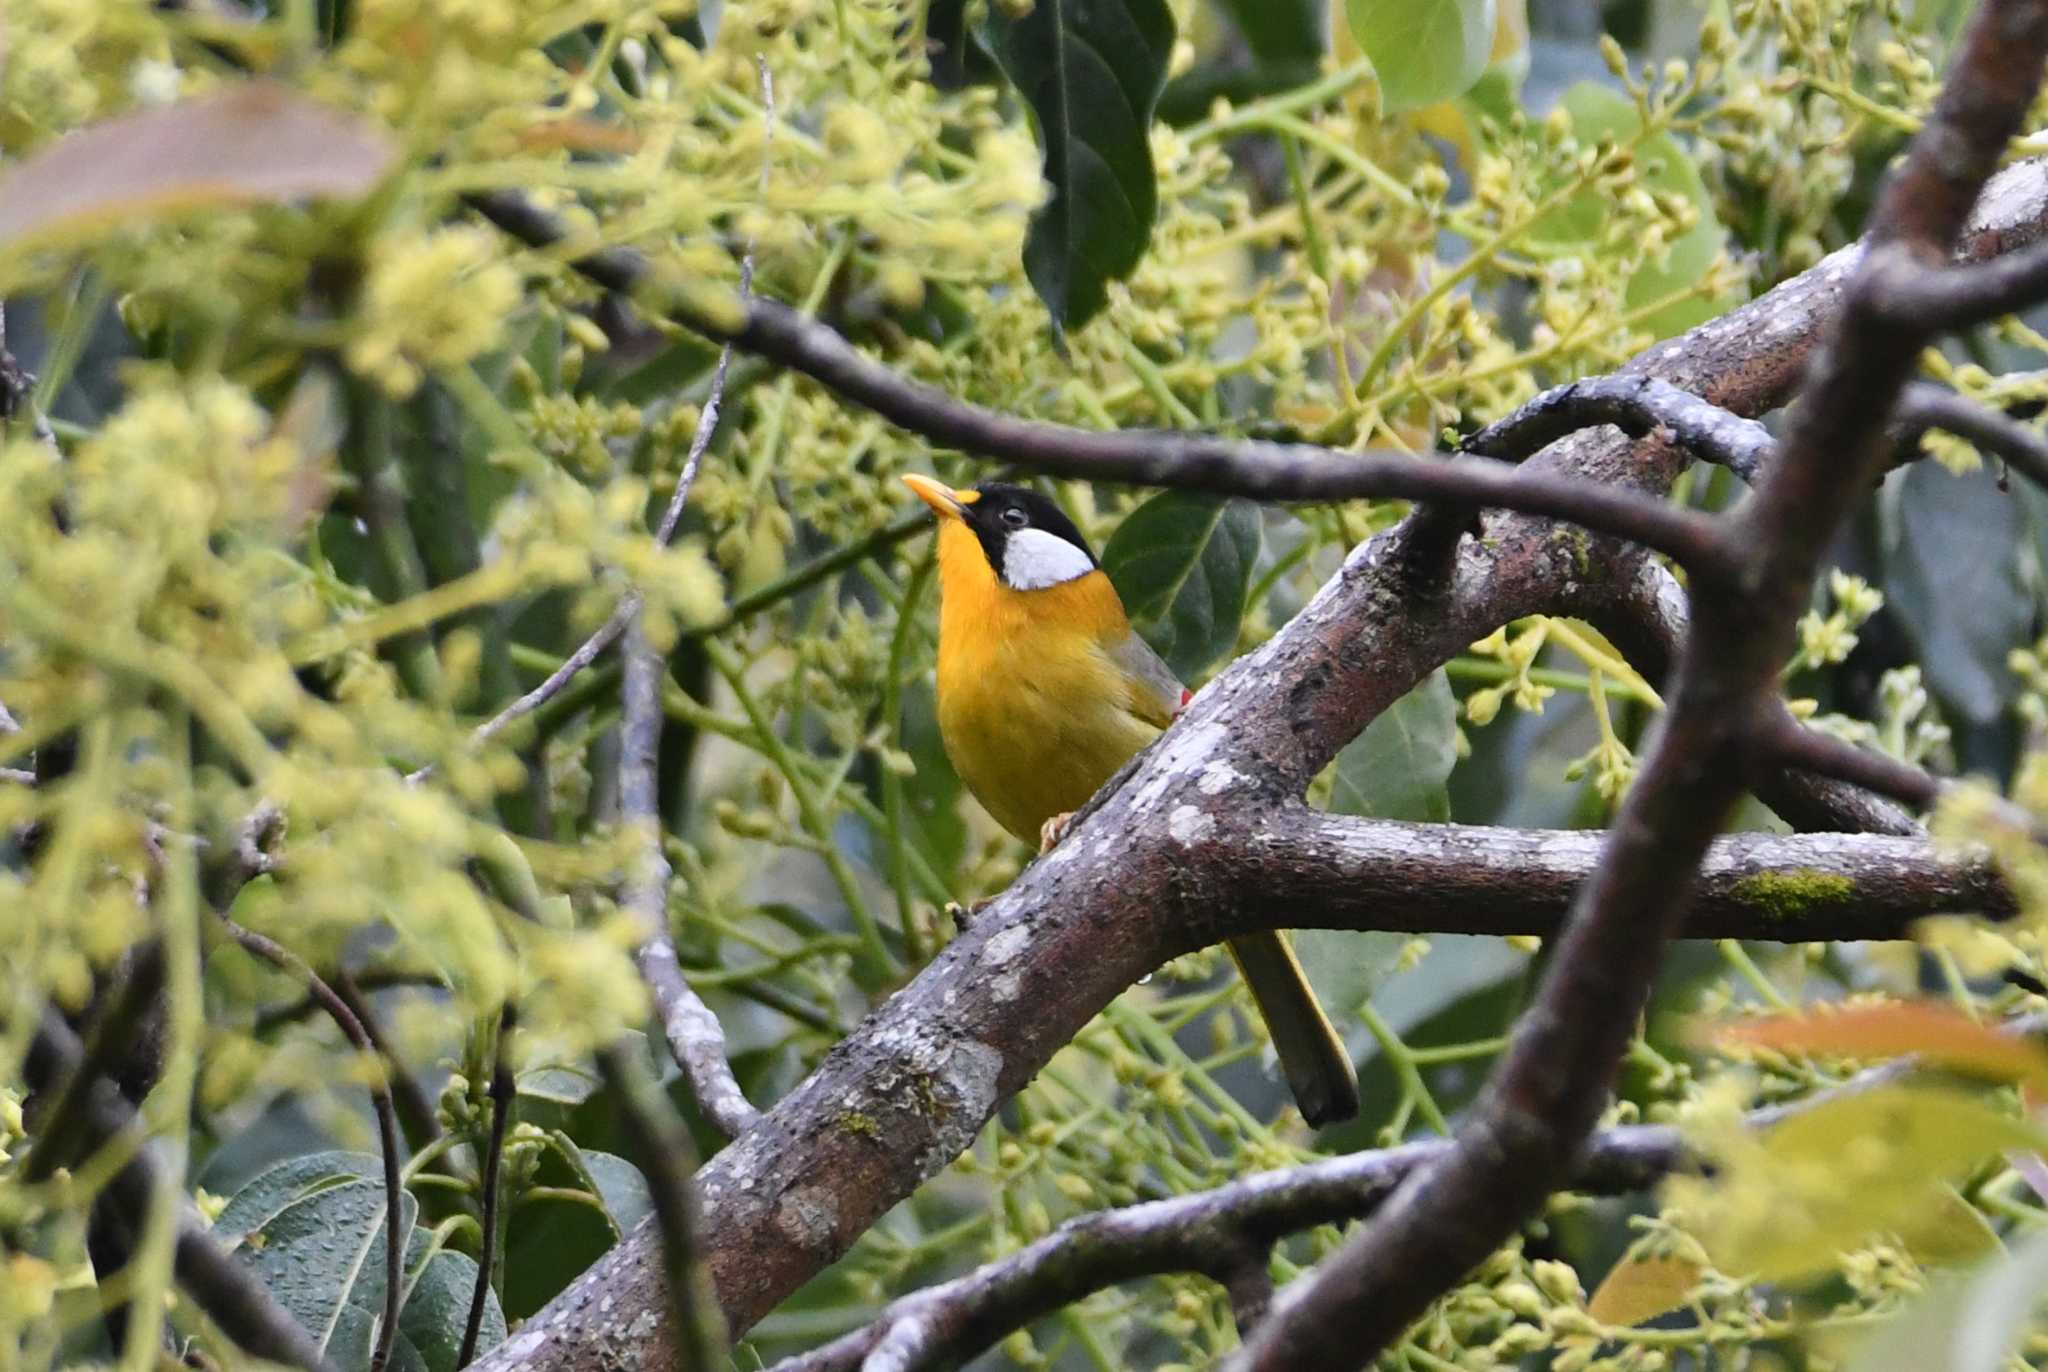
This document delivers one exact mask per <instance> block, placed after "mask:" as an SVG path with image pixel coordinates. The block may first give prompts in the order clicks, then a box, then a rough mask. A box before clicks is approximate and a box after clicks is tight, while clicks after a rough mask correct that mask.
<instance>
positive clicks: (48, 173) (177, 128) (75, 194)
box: [0, 81, 397, 246]
mask: <svg viewBox="0 0 2048 1372" xmlns="http://www.w3.org/2000/svg"><path fill="white" fill-rule="evenodd" d="M396 155H397V150H396V149H395V148H394V147H393V145H392V143H391V141H390V140H389V139H388V138H386V137H385V136H384V134H383V133H381V132H380V131H378V130H377V129H375V128H374V127H372V126H371V125H369V124H367V123H365V122H363V121H362V120H360V119H357V118H355V117H354V116H352V115H347V114H343V113H341V112H340V111H338V110H333V109H329V108H328V107H326V106H324V105H318V104H315V103H313V102H312V101H310V100H307V99H305V98H304V97H302V96H299V95H296V94H293V93H292V92H291V91H289V90H287V89H286V88H284V87H283V86H280V85H277V84H275V83H274V82H268V81H253V82H249V83H247V84H244V85H239V86H234V87H231V88H229V89H227V90H224V91H220V92H218V93H215V94H212V95H205V96H201V97H199V98H197V99H194V100H188V101H185V102H183V103H181V104H176V105H170V106H166V107H164V108H161V109H148V110H142V111H139V112H137V113H134V114H125V115H122V116H120V117H119V118H115V119H108V120H105V121H103V122H101V123H98V124H93V125H90V126H88V127H86V128H83V129H80V130H78V131H77V132H76V133H72V134H69V135H67V136H66V137H64V138H60V139H59V140H57V141H56V142H55V143H53V144H51V145H50V146H49V147H47V148H45V149H43V150H42V151H41V152H39V153H37V154H35V155H34V156H33V157H30V158H29V159H27V160H26V161H24V162H21V163H19V164H17V165H16V166H15V167H13V168H12V169H11V170H10V171H9V172H8V173H7V174H6V176H5V177H4V179H0V245H4V246H15V245H18V244H20V243H21V242H22V241H23V240H36V241H43V240H49V239H55V238H58V237H61V236H64V235H67V234H75V233H79V232H81V231H85V230H89V229H93V228H97V227H100V226H102V225H106V224H110V223H115V222H119V221H123V220H128V219H132V218H134V217H136V216H138V215H152V214H168V213H174V212H176V211H180V210H189V209H196V208H201V207H205V206H209V205H232V204H247V203H251V202H256V201H275V200H291V199H296V198H298V197H302V196H316V195H340V196H347V195H361V194H363V193H364V192H366V191H368V190H369V189H370V188H371V187H372V186H374V185H376V184H377V181H378V179H379V178H380V177H382V176H383V175H384V172H385V170H386V169H387V168H389V167H390V165H391V163H392V160H393V159H394V158H395V157H396Z"/></svg>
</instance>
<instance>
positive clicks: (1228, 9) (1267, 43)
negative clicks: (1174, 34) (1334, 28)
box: [1217, 0, 1323, 62]
mask: <svg viewBox="0 0 2048 1372" xmlns="http://www.w3.org/2000/svg"><path fill="white" fill-rule="evenodd" d="M1217 7H1218V8H1219V9H1221V10H1222V11H1223V12H1224V13H1225V14H1227V15H1229V16H1230V22H1231V23H1232V24H1234V25H1236V26H1237V31H1238V32H1239V33H1241V34H1243V35H1244V41H1245V46H1246V47H1248V48H1250V49H1251V50H1252V56H1254V57H1256V58H1258V59H1259V60H1260V61H1261V62H1287V61H1298V60H1302V59H1314V58H1319V57H1321V56H1322V55H1323V16H1322V6H1321V5H1319V4H1316V3H1313V0H1217Z"/></svg>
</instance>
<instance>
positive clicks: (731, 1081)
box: [619, 59, 775, 1138]
mask: <svg viewBox="0 0 2048 1372" xmlns="http://www.w3.org/2000/svg"><path fill="white" fill-rule="evenodd" d="M756 68H757V70H758V71H759V73H760V80H761V95H762V102H763V111H764V113H763V117H764V118H765V119H766V121H767V127H768V133H767V135H766V137H767V138H771V139H772V138H773V136H774V129H775V86H774V82H773V80H772V78H771V77H770V76H769V74H768V64H767V62H766V61H764V60H760V59H756ZM761 175H762V178H763V182H764V184H765V180H766V177H767V157H766V154H765V153H764V154H763V157H762V171H761ZM753 278H754V271H753V254H752V253H751V252H749V253H748V254H747V257H746V259H745V260H744V261H743V262H742V263H741V264H740V292H741V297H742V298H743V299H744V298H745V295H746V292H747V291H748V289H749V288H750V287H751V286H752V284H753ZM731 359H732V345H731V344H729V343H728V344H727V345H726V346H725V347H724V348H723V349H722V350H721V351H720V353H719V355H718V370H717V372H716V373H715V374H714V376H713V377H712V383H711V395H710V398H709V399H707V400H706V401H705V404H704V412H703V414H702V415H700V416H699V418H698V422H697V431H696V433H695V434H694V435H692V437H691V440H690V453H689V458H688V460H687V461H686V462H685V463H684V464H683V473H682V476H681V477H680V478H679V479H678V480H677V482H676V492H675V496H674V498H673V499H672V500H670V501H669V506H668V510H667V512H666V513H664V514H663V516H662V521H661V527H660V529H659V531H658V533H657V537H658V538H660V539H663V540H666V538H667V537H668V535H669V534H670V533H672V532H673V531H674V529H675V524H676V520H677V519H678V518H680V517H681V515H682V511H683V502H684V500H685V499H687V498H688V496H689V490H690V483H691V482H692V481H693V480H695V479H696V476H697V466H698V464H699V462H701V461H702V459H703V456H704V450H705V449H706V448H707V447H708V446H709V445H710V442H711V431H712V429H713V428H715V427H716V425H717V423H718V403H719V394H720V391H721V389H722V388H723V386H724V382H725V370H726V364H727V363H728V362H730V361H731ZM628 607H630V608H631V609H632V610H633V616H632V617H631V618H630V619H629V620H628V622H627V624H626V625H625V645H624V647H623V648H622V650H621V652H622V655H623V657H624V659H625V682H624V688H623V690H622V691H621V693H620V697H621V699H620V717H619V817H620V818H621V819H622V820H624V821H625V822H626V823H627V824H635V825H639V826H641V827H642V828H643V829H645V830H646V833H645V835H644V842H645V844H646V849H645V851H644V852H642V853H641V855H640V859H639V862H638V870H637V871H635V872H634V873H633V874H632V876H631V877H630V878H629V879H628V881H627V882H626V885H625V889H624V893H623V901H622V903H623V904H624V905H625V906H626V908H627V909H629V910H631V911H632V912H633V913H634V914H635V915H636V916H638V918H639V920H640V926H641V939H640V946H639V948H638V949H636V950H635V952H634V955H633V961H634V964H635V965H636V966H637V967H638V968H639V969H640V976H641V979H642V980H644V981H645V982H646V983H647V989H648V991H649V992H650V993H651V994H652V995H653V997H654V1008H655V1012H656V1014H657V1015H658V1016H659V1017H660V1019H661V1027H662V1035H663V1037H664V1038H665V1039H666V1040H667V1042H668V1047H669V1052H670V1053H671V1054H673V1055H674V1057H675V1060H676V1065H677V1066H679V1067H681V1068H682V1069H683V1074H684V1075H685V1076H686V1077H688V1078H689V1081H690V1089H691V1090H692V1091H694V1092H695V1093H696V1096H697V1103H698V1105H699V1106H700V1107H701V1108H702V1109H703V1111H704V1113H705V1115H706V1117H708V1118H709V1119H710V1120H711V1122H712V1123H713V1124H714V1125H716V1126H717V1127H718V1129H719V1130H720V1131H721V1132H722V1133H724V1134H725V1136H726V1137H727V1138H738V1137H739V1136H740V1135H741V1134H742V1133H744V1132H745V1131H746V1130H747V1129H748V1128H750V1127H751V1126H752V1125H753V1123H754V1121H756V1120H757V1119H759V1118H760V1117H761V1112H760V1111H758V1110H756V1109H755V1108H754V1106H753V1104H752V1102H750V1101H749V1100H748V1099H747V1096H746V1092H744V1091H742V1090H741V1089H740V1084H739V1080H738V1079H737V1078H736V1077H734V1076H733V1072H732V1064H731V1063H730V1062H729V1061H728V1059H727V1055H726V1047H725V1030H724V1027H723V1026H721V1025H720V1024H719V1022H718V1016H716V1015H715V1014H713V1013H712V1012H711V1008H710V1007H709V1006H707V1005H706V1004H705V1003H704V1001H703V999H702V998H701V997H700V996H698V994H697V993H696V991H695V990H693V989H692V988H691V986H690V984H689V982H687V981H685V980H684V978H683V969H682V965H681V963H680V962H679V961H678V960H677V957H676V944H675V935H674V933H673V932H672V931H671V930H670V928H669V921H668V880H669V876H670V870H669V865H668V859H667V857H665V856H664V855H663V853H662V847H661V809H660V800H659V796H658V794H657V791H658V789H659V788H658V776H657V770H658V769H657V761H658V756H659V753H660V750H661V725H662V709H661V687H662V681H663V679H664V678H665V677H666V675H667V668H666V665H665V664H664V663H663V662H662V660H661V656H660V654H658V653H656V652H655V651H654V649H653V648H652V647H651V646H649V644H648V642H647V639H646V636H645V634H644V633H643V632H642V630H641V628H640V622H639V608H640V600H639V597H638V596H637V595H629V596H628V597H627V598H626V602H625V604H624V605H622V606H621V608H622V609H623V608H628Z"/></svg>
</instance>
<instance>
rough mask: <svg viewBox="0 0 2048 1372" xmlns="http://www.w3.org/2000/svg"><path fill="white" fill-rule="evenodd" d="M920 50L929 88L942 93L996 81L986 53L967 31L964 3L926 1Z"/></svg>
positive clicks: (941, 0) (992, 65) (947, 0)
mask: <svg viewBox="0 0 2048 1372" xmlns="http://www.w3.org/2000/svg"><path fill="white" fill-rule="evenodd" d="M924 47H925V58H926V60H927V61H929V62H930V63H931V73H932V84H933V85H934V86H937V87H938V88H939V89H940V90H942V91H955V90H960V89H961V88H962V87H965V86H979V85H985V84H987V83H988V82H990V81H993V80H995V78H996V69H995V65H994V64H993V63H992V62H990V61H989V57H988V53H987V52H985V51H984V50H983V49H982V47H981V45H980V44H978V43H976V42H975V41H974V37H973V35H972V34H970V33H968V31H967V0H930V3H929V4H927V5H926V6H925V9H924Z"/></svg>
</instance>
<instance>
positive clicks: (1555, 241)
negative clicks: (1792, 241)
mask: <svg viewBox="0 0 2048 1372" xmlns="http://www.w3.org/2000/svg"><path fill="white" fill-rule="evenodd" d="M1558 104H1559V105H1560V106H1561V107H1562V108H1563V109H1564V110H1565V111H1566V112H1567V113H1568V114H1570V115H1571V117H1572V133H1573V134H1574V136H1576V137H1577V138H1578V140H1579V141H1580V142H1581V143H1584V144H1588V145H1590V144H1594V143H1598V142H1600V141H1601V140H1602V139H1605V140H1607V141H1609V142H1612V143H1622V142H1626V141H1627V140H1629V139H1631V138H1634V137H1635V135H1636V133H1637V131H1638V130H1640V129H1641V128H1642V126H1643V125H1642V114H1641V112H1640V111H1638V110H1637V109H1636V106H1635V102H1634V101H1632V100H1630V99H1628V97H1626V96H1624V95H1622V94H1621V93H1619V92H1618V91H1615V90H1613V89H1612V88H1610V87H1608V86H1603V85H1601V84H1599V83H1598V82H1595V81H1581V82H1579V83H1578V84H1577V85H1575V86H1573V87H1572V88H1571V89H1570V90H1568V91H1566V92H1565V93H1564V95H1563V96H1562V97H1561V98H1560V99H1559V101H1558ZM1635 160H1636V165H1637V166H1638V167H1640V168H1642V173H1641V179H1642V185H1643V187H1644V189H1646V190H1648V191H1651V192H1652V193H1662V194H1667V195H1676V196H1680V197H1682V198H1684V199H1686V200H1689V201H1691V202H1692V204H1693V205H1694V207H1695V208H1697V209H1698V210H1699V216H1700V217H1699V222H1698V223H1696V224H1694V225H1693V226H1692V228H1691V229H1689V230H1687V231H1686V233H1685V234H1684V235H1682V236H1681V237H1680V238H1679V239H1678V240H1677V241H1676V242H1674V243H1672V244H1671V245H1670V246H1669V247H1668V248H1667V249H1666V251H1665V254H1664V256H1663V257H1662V258H1660V259H1658V260H1656V261H1651V262H1645V263H1644V264H1643V265H1642V266H1641V267H1639V268H1637V270H1636V272H1635V274H1634V275H1633V276H1631V277H1630V278H1629V282H1628V291H1627V294H1626V296H1625V300H1626V302H1627V303H1628V304H1629V305H1630V306H1631V307H1636V306H1643V305H1648V304H1651V303H1653V302H1655V301H1658V300H1661V299H1663V298H1664V297H1666V296H1669V295H1674V294H1676V293H1677V292H1679V291H1682V290H1684V289H1685V288H1686V287H1688V286H1690V285H1692V284H1693V283H1694V282H1696V281H1698V280H1699V279H1700V278H1701V277H1702V276H1704V275H1705V274H1706V271H1707V268H1708V267H1710V266H1712V265H1713V262H1714V258H1715V257H1716V256H1717V255H1718V254H1719V253H1720V251H1721V249H1722V247H1723V245H1725V244H1726V243H1727V241H1728V231H1727V230H1726V229H1724V228H1722V227H1721V223H1720V221H1719V220H1718V219H1716V218H1715V217H1714V202H1713V198H1712V197H1711V196H1709V195H1708V194H1707V187H1706V183H1705V182H1704V181H1702V180H1701V179H1700V174H1699V169H1698V168H1697V167H1696V166H1694V165H1693V160H1692V158H1690V157H1688V156H1687V155H1686V152H1685V149H1684V148H1683V147H1681V146H1680V145H1679V143H1678V140H1677V139H1675V138H1673V137H1672V136H1671V135H1670V134H1669V133H1653V134H1650V135H1648V136H1646V137H1644V138H1643V139H1641V140H1640V141H1639V142H1637V143H1636V145H1635ZM1610 208H1611V205H1610V198H1609V197H1608V196H1607V195H1606V194H1605V193H1603V192H1600V191H1586V192H1585V193H1583V194H1581V195H1577V196H1574V197H1573V198H1572V199H1571V200H1570V201H1568V202H1566V203H1565V204H1564V205H1562V206H1560V207H1559V208H1558V209H1556V210H1554V211H1553V212H1551V213H1550V214H1548V215H1545V216H1544V217H1543V218H1542V219H1541V220H1539V221H1537V223H1536V224H1535V225H1534V226H1533V227H1532V228H1531V229H1530V231H1529V234H1528V239H1527V242H1528V244H1529V247H1530V249H1531V250H1532V251H1535V252H1539V253H1540V252H1553V253H1558V254H1565V253H1578V252H1583V251H1586V250H1588V249H1590V248H1592V247H1593V245H1594V244H1595V243H1597V242H1598V240H1599V237H1600V232H1601V228H1602V226H1603V225H1604V224H1605V223H1606V221H1607V216H1608V214H1609V212H1610ZM1726 303H1727V302H1725V301H1717V300H1712V299H1691V300H1683V301H1678V302H1675V303H1673V304H1671V305H1668V306H1666V307H1664V308H1663V309H1660V310H1657V311H1654V312H1653V313H1651V314H1649V315H1647V316H1646V317H1645V318H1644V319H1643V321H1642V322H1643V326H1644V327H1646V328H1648V329H1649V330H1650V331H1651V332H1653V333H1654V334H1656V335H1657V336H1658V337H1660V338H1662V337H1667V336H1669V335H1671V334H1674V333H1678V332H1680V331H1681V330H1684V329H1688V328H1691V327H1692V326H1693V325H1695V324H1698V323H1700V322H1701V321H1703V320H1706V319H1709V318H1712V317H1713V316H1714V315H1716V314H1718V313H1720V311H1721V310H1722V308H1723V307H1724V306H1725V305H1726Z"/></svg>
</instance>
